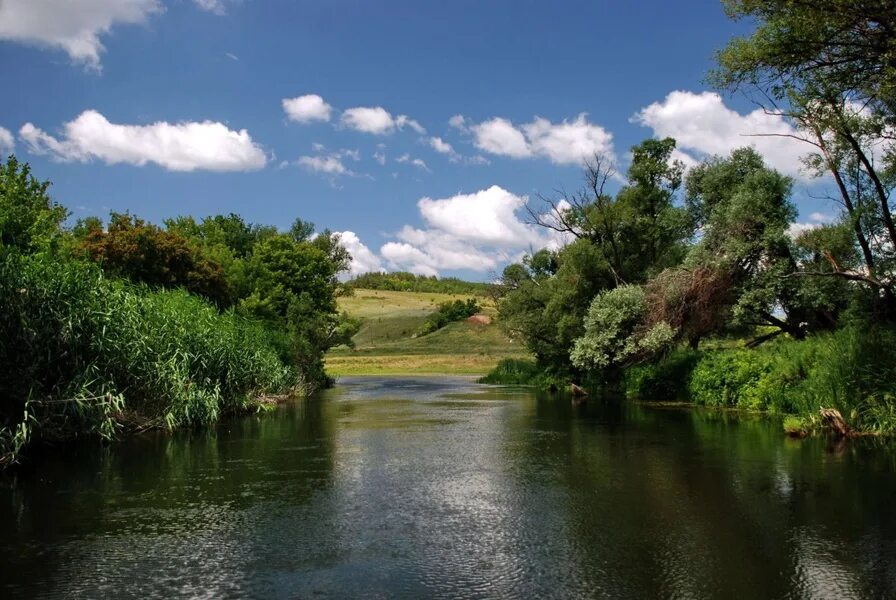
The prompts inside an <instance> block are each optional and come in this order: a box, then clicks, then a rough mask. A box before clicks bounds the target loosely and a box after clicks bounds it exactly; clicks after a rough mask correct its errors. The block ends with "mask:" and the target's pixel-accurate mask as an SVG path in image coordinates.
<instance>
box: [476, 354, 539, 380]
mask: <svg viewBox="0 0 896 600" xmlns="http://www.w3.org/2000/svg"><path fill="white" fill-rule="evenodd" d="M540 375H541V370H540V369H539V368H538V365H536V364H535V362H534V361H531V360H525V359H522V358H505V359H503V360H502V361H501V362H499V363H498V364H497V365H496V366H495V368H494V369H492V370H491V371H489V373H488V375H486V376H484V377H481V378H479V380H478V381H479V383H489V384H498V385H532V384H533V383H535V381H536V380H537V378H538V377H539V376H540Z"/></svg>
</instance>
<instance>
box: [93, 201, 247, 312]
mask: <svg viewBox="0 0 896 600" xmlns="http://www.w3.org/2000/svg"><path fill="white" fill-rule="evenodd" d="M87 226H89V227H90V228H89V229H87V230H85V235H84V239H83V241H82V242H81V244H80V250H81V252H83V254H84V255H85V256H86V257H87V258H88V259H89V260H92V261H93V262H97V263H99V264H100V265H101V266H102V267H103V270H104V271H105V272H106V273H108V274H110V275H113V276H116V277H123V278H127V279H130V280H131V281H136V282H142V283H146V284H149V285H152V286H158V287H166V288H173V287H183V288H185V289H187V290H189V291H191V292H193V293H194V294H198V295H200V296H204V297H206V298H208V299H209V300H211V301H212V302H214V303H216V304H217V305H218V306H222V307H223V306H228V305H230V304H231V303H232V300H233V298H232V294H231V290H230V286H229V285H228V282H227V279H226V278H225V276H224V271H223V269H222V268H221V266H220V265H219V264H218V263H216V262H214V261H212V260H209V259H208V258H207V257H206V256H204V255H203V253H202V251H201V250H200V248H198V247H196V246H195V245H193V244H191V243H190V241H189V240H188V239H187V238H185V237H183V236H182V235H180V234H178V233H175V232H172V231H165V230H163V229H160V228H159V227H157V226H155V225H152V224H149V223H146V222H145V221H143V220H142V219H139V218H137V217H135V216H132V215H129V214H127V213H114V212H113V213H112V216H111V218H110V220H109V225H108V228H107V230H106V231H103V229H102V228H100V227H98V225H97V223H96V222H95V221H93V222H91V224H89V225H85V227H87Z"/></svg>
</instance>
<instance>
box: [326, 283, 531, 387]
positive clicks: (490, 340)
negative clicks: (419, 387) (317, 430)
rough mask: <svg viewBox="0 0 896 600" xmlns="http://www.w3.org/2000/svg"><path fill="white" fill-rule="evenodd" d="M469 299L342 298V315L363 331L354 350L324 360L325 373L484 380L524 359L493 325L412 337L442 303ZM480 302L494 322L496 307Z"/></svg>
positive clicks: (363, 293) (417, 295)
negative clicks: (503, 364) (507, 362)
mask: <svg viewBox="0 0 896 600" xmlns="http://www.w3.org/2000/svg"><path fill="white" fill-rule="evenodd" d="M470 297H471V296H469V295H463V294H458V295H450V294H435V293H426V292H392V291H382V290H363V289H359V290H356V291H355V294H354V296H349V297H345V298H340V300H339V307H340V309H341V310H345V311H346V312H348V313H349V314H350V315H351V316H353V317H358V318H361V319H362V325H361V329H360V330H359V331H358V333H357V334H356V335H355V336H354V338H353V340H354V342H355V348H354V349H351V348H347V347H340V348H335V349H333V350H332V351H330V353H329V354H328V355H327V359H326V365H327V372H328V373H329V374H331V375H334V376H339V375H360V374H382V375H395V374H464V375H482V374H485V373H487V372H488V371H490V370H491V369H492V368H493V367H494V366H495V365H496V364H497V363H498V362H499V361H500V360H501V359H503V358H508V357H516V358H523V357H525V356H526V350H525V348H524V347H523V345H522V344H521V343H520V342H519V341H514V340H511V339H510V338H509V337H508V336H507V335H506V334H505V333H504V332H503V331H502V330H501V328H500V327H499V326H498V325H497V324H495V323H494V322H492V323H490V324H483V323H471V322H468V321H461V322H456V323H451V324H449V325H448V326H446V327H443V328H442V329H439V330H438V331H435V332H433V333H430V334H428V335H424V336H415V333H416V332H417V331H418V330H419V328H420V326H421V325H422V324H423V322H424V321H425V320H426V317H427V316H428V315H430V314H431V313H432V312H433V311H435V310H436V308H437V307H438V305H439V304H440V303H443V302H446V301H451V300H465V299H467V298H470ZM478 300H479V302H480V303H483V304H484V305H483V308H482V311H481V313H480V314H482V315H485V316H487V317H489V318H491V319H493V318H494V316H495V313H496V311H495V308H494V306H493V305H492V304H490V303H488V302H487V301H483V299H481V298H479V299H478Z"/></svg>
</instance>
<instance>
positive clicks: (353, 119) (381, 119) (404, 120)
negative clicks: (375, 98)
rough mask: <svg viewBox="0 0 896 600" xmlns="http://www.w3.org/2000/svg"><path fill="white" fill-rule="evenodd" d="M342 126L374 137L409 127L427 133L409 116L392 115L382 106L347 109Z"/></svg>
mask: <svg viewBox="0 0 896 600" xmlns="http://www.w3.org/2000/svg"><path fill="white" fill-rule="evenodd" d="M342 124H343V125H344V126H346V127H349V128H351V129H355V130H357V131H362V132H364V133H372V134H374V135H387V134H390V133H392V132H393V131H395V130H396V129H404V128H405V127H409V128H411V129H413V130H414V131H416V132H417V133H419V134H421V135H422V134H424V133H426V130H425V129H423V126H422V125H420V123H418V122H417V121H415V120H414V119H412V118H410V117H409V116H407V115H398V116H397V117H393V116H392V114H391V113H390V112H389V111H388V110H386V109H385V108H383V107H382V106H358V107H355V108H349V109H346V110H345V111H344V112H343V113H342Z"/></svg>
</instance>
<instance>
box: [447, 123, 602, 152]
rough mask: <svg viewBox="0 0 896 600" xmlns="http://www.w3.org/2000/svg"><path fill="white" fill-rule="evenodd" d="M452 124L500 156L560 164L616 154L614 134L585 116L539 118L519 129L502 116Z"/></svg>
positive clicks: (477, 145)
mask: <svg viewBox="0 0 896 600" xmlns="http://www.w3.org/2000/svg"><path fill="white" fill-rule="evenodd" d="M451 122H452V125H453V126H455V127H458V128H461V129H463V130H465V131H469V132H470V133H471V134H472V135H473V142H474V143H475V144H476V147H477V148H479V149H480V150H483V151H485V152H489V153H491V154H497V155H500V156H509V157H511V158H531V157H536V156H541V157H545V158H548V159H550V160H551V162H553V163H556V164H581V163H582V161H583V160H586V159H588V158H591V157H592V156H594V155H595V154H600V155H607V156H612V155H613V135H612V134H611V133H609V132H608V131H607V130H605V129H604V128H603V127H601V126H600V125H595V124H593V123H590V122H589V121H588V119H587V118H586V115H585V113H582V114H580V115H579V116H578V117H576V119H575V120H573V121H566V120H564V121H563V122H561V123H551V122H550V121H548V120H547V119H544V118H542V117H535V118H534V119H533V120H532V121H531V122H529V123H524V124H523V125H520V126H519V127H518V126H516V125H514V124H513V123H511V122H510V121H509V120H507V119H504V118H502V117H495V118H494V119H490V120H488V121H484V122H482V123H478V124H471V125H467V120H466V119H464V118H463V117H460V115H457V116H455V117H452V121H451Z"/></svg>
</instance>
